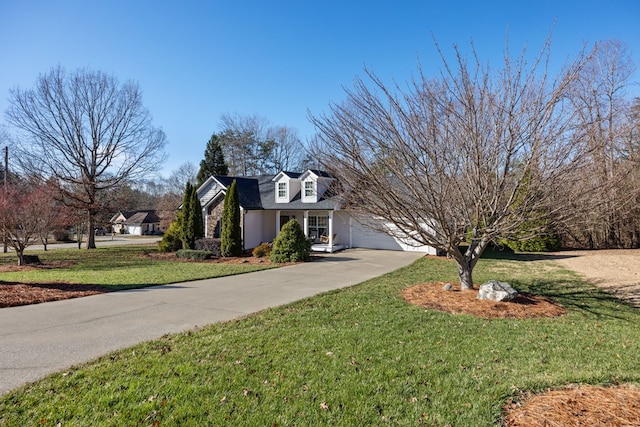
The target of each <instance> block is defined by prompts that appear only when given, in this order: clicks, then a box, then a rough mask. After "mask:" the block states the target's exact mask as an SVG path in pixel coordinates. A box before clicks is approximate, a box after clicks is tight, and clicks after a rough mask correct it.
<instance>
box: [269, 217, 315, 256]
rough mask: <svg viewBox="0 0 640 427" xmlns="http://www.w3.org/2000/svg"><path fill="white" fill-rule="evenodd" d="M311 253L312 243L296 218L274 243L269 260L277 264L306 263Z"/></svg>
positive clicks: (287, 225) (283, 228)
mask: <svg viewBox="0 0 640 427" xmlns="http://www.w3.org/2000/svg"><path fill="white" fill-rule="evenodd" d="M310 251H311V242H310V241H309V240H308V239H307V236H305V235H304V231H302V227H300V224H298V221H296V220H295V218H294V219H291V220H290V221H289V222H287V223H286V224H285V225H284V226H283V227H282V230H280V234H278V237H276V238H275V240H274V241H273V249H272V251H271V254H269V259H270V260H271V262H275V263H281V262H297V261H306V260H308V259H309V252H310Z"/></svg>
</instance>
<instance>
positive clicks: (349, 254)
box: [0, 249, 421, 394]
mask: <svg viewBox="0 0 640 427" xmlns="http://www.w3.org/2000/svg"><path fill="white" fill-rule="evenodd" d="M420 256H421V254H418V253H411V252H399V251H375V250H362V249H352V250H347V251H344V252H340V253H336V254H330V255H329V254H328V255H327V256H326V257H325V258H323V259H322V260H320V261H316V262H310V263H304V264H298V265H294V266H289V267H283V268H277V269H273V270H266V271H259V272H255V273H248V274H243V275H239V276H231V277H222V278H217V279H209V280H199V281H195V282H185V283H180V284H174V285H164V286H154V287H150V288H144V289H136V290H130V291H123V292H114V293H109V294H102V295H95V296H89V297H84V298H78V299H72V300H65V301H55V302H48V303H44V304H35V305H30V306H23V307H10V308H3V309H0V394H4V393H6V392H7V391H9V390H11V389H13V388H16V387H18V386H20V385H22V384H25V383H27V382H31V381H35V380H37V379H40V378H42V377H44V376H46V375H47V374H50V373H53V372H57V371H61V370H64V369H67V368H69V367H71V366H72V365H75V364H78V363H81V362H86V361H89V360H91V359H94V358H96V357H98V356H101V355H104V354H107V353H109V352H112V351H114V350H117V349H120V348H124V347H127V346H131V345H133V344H137V343H139V342H142V341H147V340H151V339H154V338H159V337H161V336H163V335H165V334H167V333H173V332H180V331H184V330H188V329H193V328H195V327H196V326H204V325H206V324H211V323H215V322H222V321H227V320H231V319H235V318H239V317H242V316H244V315H246V314H249V313H253V312H256V311H259V310H263V309H266V308H269V307H275V306H278V305H282V304H286V303H289V302H292V301H296V300H299V299H302V298H305V297H308V296H312V295H315V294H318V293H322V292H325V291H329V290H332V289H338V288H343V287H347V286H351V285H354V284H356V283H360V282H362V281H364V280H367V279H370V278H373V277H376V276H379V275H381V274H384V273H387V272H389V271H392V270H395V269H397V268H399V267H402V266H404V265H407V264H409V263H411V262H412V261H414V260H416V259H418V258H419V257H420Z"/></svg>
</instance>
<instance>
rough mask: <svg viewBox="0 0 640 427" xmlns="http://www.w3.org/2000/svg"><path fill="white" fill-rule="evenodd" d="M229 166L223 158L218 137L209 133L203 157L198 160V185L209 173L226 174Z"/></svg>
mask: <svg viewBox="0 0 640 427" xmlns="http://www.w3.org/2000/svg"><path fill="white" fill-rule="evenodd" d="M228 174H229V168H228V167H227V163H226V162H225V160H224V154H223V153H222V145H221V144H220V137H219V136H218V135H216V134H215V133H214V134H213V135H211V138H210V139H209V142H207V148H206V149H205V150H204V159H203V160H202V161H201V162H200V170H199V171H198V187H199V186H200V185H202V183H203V182H205V181H206V180H207V178H209V177H210V176H211V175H228Z"/></svg>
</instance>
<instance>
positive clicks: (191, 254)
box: [176, 249, 213, 261]
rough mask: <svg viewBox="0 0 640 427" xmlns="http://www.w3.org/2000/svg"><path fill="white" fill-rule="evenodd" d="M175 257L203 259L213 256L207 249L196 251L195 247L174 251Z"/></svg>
mask: <svg viewBox="0 0 640 427" xmlns="http://www.w3.org/2000/svg"><path fill="white" fill-rule="evenodd" d="M176 257H178V258H183V259H192V260H195V261H204V260H205V259H209V258H211V257H213V254H212V253H211V252H209V251H198V250H195V249H180V250H179V251H178V252H176Z"/></svg>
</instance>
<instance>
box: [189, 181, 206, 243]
mask: <svg viewBox="0 0 640 427" xmlns="http://www.w3.org/2000/svg"><path fill="white" fill-rule="evenodd" d="M191 212H192V216H193V235H194V246H195V240H197V239H201V238H203V237H204V221H203V219H202V205H201V204H200V198H198V189H197V188H196V187H195V186H192V187H191Z"/></svg>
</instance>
